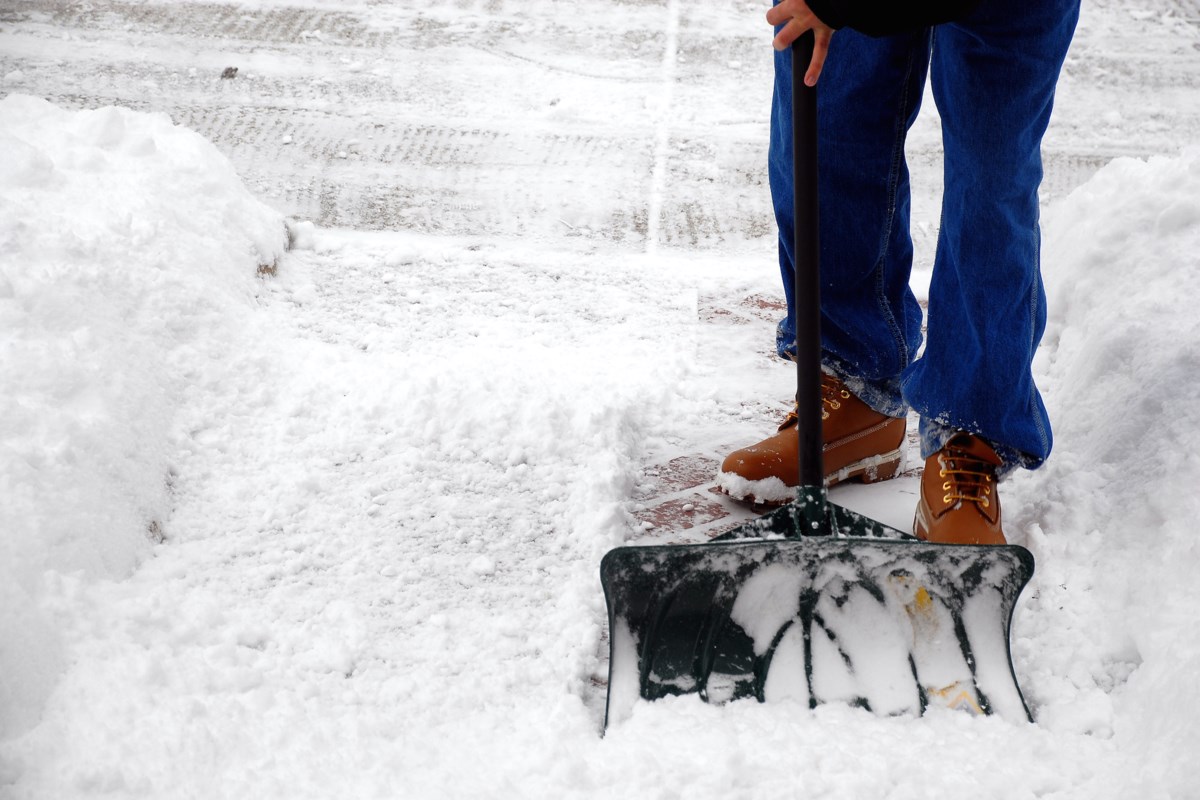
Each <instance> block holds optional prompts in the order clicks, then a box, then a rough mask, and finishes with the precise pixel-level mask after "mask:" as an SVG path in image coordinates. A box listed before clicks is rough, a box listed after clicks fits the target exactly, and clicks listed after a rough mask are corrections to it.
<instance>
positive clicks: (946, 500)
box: [942, 495, 950, 505]
mask: <svg viewBox="0 0 1200 800" xmlns="http://www.w3.org/2000/svg"><path fill="white" fill-rule="evenodd" d="M942 503H943V504H945V505H950V495H946V496H945V497H943V498H942Z"/></svg>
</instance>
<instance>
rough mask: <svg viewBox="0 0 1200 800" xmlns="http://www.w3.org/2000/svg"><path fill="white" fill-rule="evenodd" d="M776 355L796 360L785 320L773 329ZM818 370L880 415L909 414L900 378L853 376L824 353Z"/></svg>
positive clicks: (841, 363) (840, 363)
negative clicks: (840, 384) (884, 378)
mask: <svg viewBox="0 0 1200 800" xmlns="http://www.w3.org/2000/svg"><path fill="white" fill-rule="evenodd" d="M775 352H776V353H778V355H779V357H780V358H782V359H785V360H787V361H793V362H794V361H795V360H796V340H795V338H794V337H792V336H789V335H788V331H787V320H786V319H783V320H780V321H779V325H778V326H777V327H776V329H775ZM821 369H822V370H823V371H824V372H826V373H827V374H829V375H832V376H834V377H835V378H837V379H838V380H840V381H841V382H842V383H844V384H846V388H847V389H849V390H850V391H851V392H853V393H854V396H855V397H857V398H858V399H859V400H862V401H863V402H864V403H866V404H867V405H869V406H870V407H871V408H873V409H875V410H876V411H878V412H879V413H880V414H885V415H887V416H889V417H897V418H903V417H905V416H907V415H908V404H907V403H905V402H904V397H903V396H902V395H901V394H900V379H899V378H894V379H891V380H883V381H874V380H868V379H866V378H858V377H855V376H854V372H853V371H852V370H850V369H848V368H847V366H846V364H845V363H844V362H843V361H842V360H841V359H839V358H838V357H836V356H834V355H831V354H830V353H827V352H826V353H822V354H821Z"/></svg>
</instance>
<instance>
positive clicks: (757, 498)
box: [717, 448, 904, 508]
mask: <svg viewBox="0 0 1200 800" xmlns="http://www.w3.org/2000/svg"><path fill="white" fill-rule="evenodd" d="M903 467H904V451H903V450H902V449H901V448H896V449H895V450H892V451H890V452H887V453H880V454H879V455H876V456H870V457H868V458H864V459H861V460H859V461H855V462H854V463H852V464H847V465H846V466H844V467H842V468H841V469H839V470H837V471H836V472H831V473H829V474H828V475H826V476H825V486H826V488H829V487H833V486H837V485H838V484H839V483H845V482H847V481H851V480H855V479H857V480H859V481H861V482H862V483H868V484H870V483H879V482H881V481H886V480H890V479H892V478H894V477H896V476H897V475H898V474H900V472H901V470H902V469H903ZM725 476H728V478H729V480H728V483H731V484H735V485H737V487H738V488H739V489H741V490H744V492H743V493H741V494H740V496H739V494H735V493H734V492H732V491H730V490H729V488H728V487H727V486H724V485H722V484H723V483H724V481H722V479H723V478H725ZM768 483H769V484H770V491H769V492H763V494H766V495H767V497H766V499H763V498H762V496H761V495H759V494H757V493H756V492H755V488H756V485H758V484H763V487H762V488H763V489H766V488H767V486H766V484H768ZM717 489H719V490H720V491H721V492H722V493H723V494H726V495H728V496H729V497H732V498H733V499H734V500H737V501H739V502H743V503H749V504H750V505H753V506H765V507H768V508H775V507H778V506H782V505H787V504H788V503H790V502H791V501H792V500H794V499H795V496H794V492H795V490H796V487H794V486H790V487H784V484H783V482H782V481H781V480H779V479H778V478H770V479H768V480H765V481H747V480H745V479H744V478H742V477H741V476H740V475H737V474H734V473H725V472H722V473H718V475H717ZM781 489H782V490H783V491H782V492H781ZM784 493H786V494H787V496H786V497H784V498H783V499H780V495H781V494H784Z"/></svg>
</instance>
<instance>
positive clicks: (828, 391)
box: [779, 373, 854, 430]
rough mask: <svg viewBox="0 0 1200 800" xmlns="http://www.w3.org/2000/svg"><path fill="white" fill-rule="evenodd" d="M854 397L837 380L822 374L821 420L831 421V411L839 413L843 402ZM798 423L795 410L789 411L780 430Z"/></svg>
mask: <svg viewBox="0 0 1200 800" xmlns="http://www.w3.org/2000/svg"><path fill="white" fill-rule="evenodd" d="M853 396H854V395H852V394H850V392H849V390H848V389H846V387H845V386H844V385H843V384H842V382H841V381H839V380H838V379H837V378H835V377H833V376H832V375H826V374H825V373H821V419H823V420H825V419H829V412H830V411H837V410H838V409H839V408H841V407H842V401H843V400H849V399H850V398H851V397H853ZM797 421H798V417H797V416H796V412H795V410H792V411H789V412H788V415H787V417H785V418H784V420H783V422H782V423H780V425H779V430H784V429H785V428H790V427H791V426H792V425H795V424H796V422H797Z"/></svg>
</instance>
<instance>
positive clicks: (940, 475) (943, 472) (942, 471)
mask: <svg viewBox="0 0 1200 800" xmlns="http://www.w3.org/2000/svg"><path fill="white" fill-rule="evenodd" d="M938 477H939V478H944V477H946V470H944V469H939V470H938Z"/></svg>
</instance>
